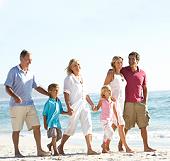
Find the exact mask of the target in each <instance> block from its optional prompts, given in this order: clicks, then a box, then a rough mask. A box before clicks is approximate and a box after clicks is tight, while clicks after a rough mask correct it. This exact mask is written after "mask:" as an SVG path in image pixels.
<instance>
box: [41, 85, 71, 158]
mask: <svg viewBox="0 0 170 161" xmlns="http://www.w3.org/2000/svg"><path fill="white" fill-rule="evenodd" d="M48 93H49V94H50V98H49V99H48V101H47V102H46V103H45V105H44V110H43V116H44V128H45V129H46V130H47V136H48V138H50V137H51V138H52V140H51V143H49V144H48V145H47V147H48V149H49V151H51V148H52V147H53V150H54V156H56V155H59V154H58V152H57V147H56V142H57V141H58V140H60V139H61V137H62V132H61V124H60V121H59V114H70V113H68V112H65V111H63V108H62V104H61V101H60V100H59V98H58V94H59V86H58V84H54V83H53V84H50V85H49V86H48Z"/></svg>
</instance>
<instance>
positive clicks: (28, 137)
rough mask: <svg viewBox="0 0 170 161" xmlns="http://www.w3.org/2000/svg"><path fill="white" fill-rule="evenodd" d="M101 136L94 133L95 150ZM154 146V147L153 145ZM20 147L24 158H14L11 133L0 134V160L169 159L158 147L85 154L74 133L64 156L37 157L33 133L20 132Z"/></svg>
mask: <svg viewBox="0 0 170 161" xmlns="http://www.w3.org/2000/svg"><path fill="white" fill-rule="evenodd" d="M49 141H50V140H49V139H48V138H47V137H46V136H45V135H43V136H42V147H43V148H44V150H46V151H47V147H46V145H47V144H48V143H49ZM100 144H101V138H99V137H98V136H97V135H95V134H94V137H93V147H94V150H96V151H97V152H99V153H100V152H101V148H100ZM154 148H155V147H154ZM20 149H21V153H22V154H23V155H24V156H26V157H24V158H15V157H14V151H13V144H12V140H11V134H3V135H1V136H0V160H8V161H27V160H28V161H35V160H36V161H42V160H67V161H75V160H79V161H85V160H92V161H101V160H106V161H112V160H114V161H118V160H122V161H123V160H124V161H125V160H126V161H139V160H140V161H141V160H153V161H156V160H170V149H168V148H159V149H157V151H156V152H150V153H146V152H143V148H142V145H141V147H134V146H133V149H134V150H135V153H134V154H129V153H125V152H118V151H117V148H116V146H115V147H113V146H112V145H111V152H110V153H109V154H102V153H101V154H99V155H93V156H88V155H86V144H85V140H84V138H83V136H82V135H81V134H75V135H74V136H72V137H71V138H70V140H69V141H68V142H67V144H66V146H65V153H66V155H65V156H57V157H56V156H50V157H37V156H36V146H35V142H34V139H33V135H32V134H31V132H30V133H28V134H21V137H20Z"/></svg>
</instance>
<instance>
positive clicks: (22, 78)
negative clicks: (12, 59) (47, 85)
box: [4, 65, 38, 107]
mask: <svg viewBox="0 0 170 161" xmlns="http://www.w3.org/2000/svg"><path fill="white" fill-rule="evenodd" d="M4 85H5V86H9V87H11V88H12V90H13V91H14V92H15V94H17V95H18V96H19V97H21V99H22V102H21V103H16V102H15V100H14V98H13V97H11V99H10V103H9V104H10V106H11V107H12V106H32V105H34V103H33V99H32V96H31V94H32V89H33V88H37V87H38V85H37V83H36V81H35V77H34V75H33V74H32V73H31V71H30V70H28V71H27V73H24V71H23V70H22V69H21V67H20V66H19V65H18V66H15V67H13V68H12V69H11V70H10V71H9V73H8V76H7V79H6V81H5V84H4Z"/></svg>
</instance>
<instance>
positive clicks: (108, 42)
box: [0, 0, 170, 92]
mask: <svg viewBox="0 0 170 161" xmlns="http://www.w3.org/2000/svg"><path fill="white" fill-rule="evenodd" d="M169 7H170V1H169V0H0V83H4V81H5V79H6V75H7V73H8V71H9V69H10V68H11V67H13V66H15V65H17V64H18V63H19V54H20V52H21V50H22V49H27V50H29V51H30V52H32V54H33V61H32V64H31V68H32V70H33V71H34V73H35V74H36V76H37V79H38V80H39V82H40V84H41V85H42V86H43V87H45V88H46V87H47V85H48V84H50V83H52V82H58V83H59V84H60V86H61V87H63V80H64V78H65V76H66V72H65V68H66V67H67V64H68V62H69V60H70V59H71V58H77V59H79V60H80V62H81V65H82V71H83V74H84V77H85V80H86V81H87V86H88V89H89V91H94V92H99V91H100V88H101V86H102V84H103V81H104V79H105V76H106V73H107V70H108V69H109V68H110V62H111V59H112V57H113V56H115V55H120V56H122V57H123V58H124V65H128V60H127V56H128V54H129V53H130V52H131V51H137V52H139V54H140V55H141V61H140V63H139V66H140V67H141V68H143V69H144V70H145V72H146V73H147V76H148V87H149V90H170V74H168V73H169V69H170V9H169Z"/></svg>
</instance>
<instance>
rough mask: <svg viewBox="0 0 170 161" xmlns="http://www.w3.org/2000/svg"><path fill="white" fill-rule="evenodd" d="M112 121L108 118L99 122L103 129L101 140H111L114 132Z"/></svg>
mask: <svg viewBox="0 0 170 161" xmlns="http://www.w3.org/2000/svg"><path fill="white" fill-rule="evenodd" d="M112 123H113V122H112V121H109V120H101V124H102V126H103V130H104V136H103V141H104V142H106V141H107V140H108V139H109V140H111V139H112V137H113V134H114V130H113V128H112Z"/></svg>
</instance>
